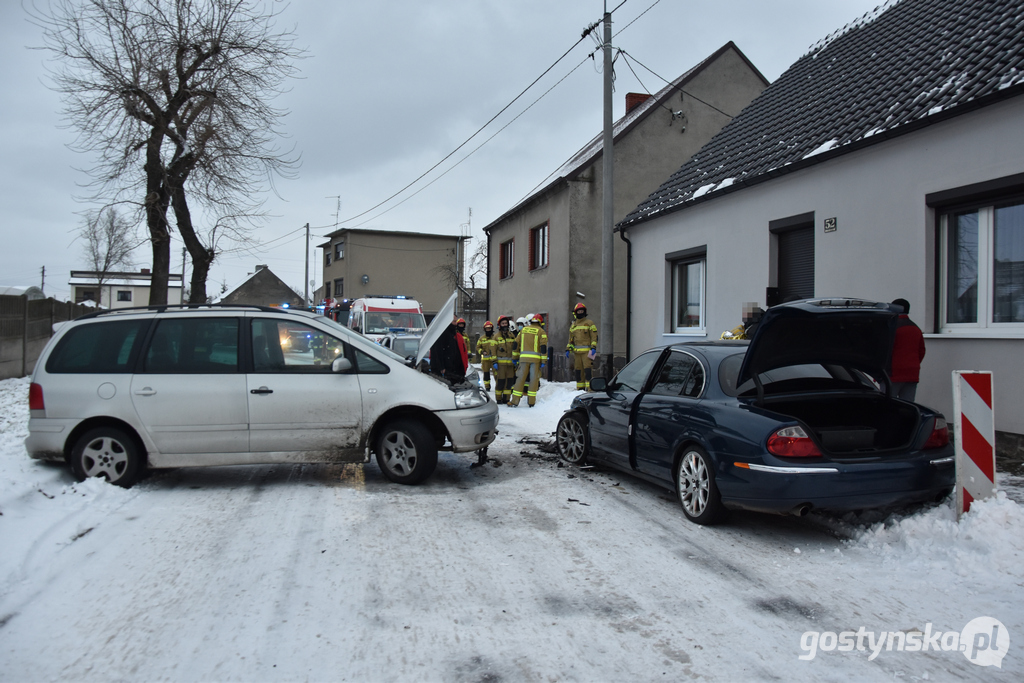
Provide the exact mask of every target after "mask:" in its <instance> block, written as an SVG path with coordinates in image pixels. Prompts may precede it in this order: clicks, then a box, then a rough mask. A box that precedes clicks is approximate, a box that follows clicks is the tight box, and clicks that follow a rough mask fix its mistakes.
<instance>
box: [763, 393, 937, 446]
mask: <svg viewBox="0 0 1024 683" xmlns="http://www.w3.org/2000/svg"><path fill="white" fill-rule="evenodd" d="M764 408H765V409H767V410H770V411H772V412H774V413H780V414H782V415H787V416H789V417H792V418H795V419H797V420H800V421H801V422H803V424H804V425H805V426H806V427H808V428H810V429H811V431H812V432H813V433H814V437H815V438H816V440H817V441H818V443H819V444H820V446H821V448H822V449H823V450H824V451H825V452H826V453H828V454H830V455H835V456H841V457H858V456H873V455H877V454H879V453H880V452H883V451H888V450H892V449H897V448H905V447H906V446H908V445H909V444H910V442H911V440H912V439H913V438H914V436H915V434H916V433H917V428H918V425H919V424H920V420H921V417H920V412H919V411H918V409H917V408H916V407H915V406H914V405H913V404H911V403H906V402H904V401H898V400H894V399H891V398H886V397H885V396H881V395H872V396H835V397H831V398H823V397H822V396H820V395H819V396H814V397H808V398H793V397H792V396H787V397H784V398H783V397H779V398H775V399H773V398H771V397H766V398H765V401H764Z"/></svg>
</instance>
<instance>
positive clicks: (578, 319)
mask: <svg viewBox="0 0 1024 683" xmlns="http://www.w3.org/2000/svg"><path fill="white" fill-rule="evenodd" d="M572 314H573V317H574V318H575V320H573V321H572V322H571V323H570V324H569V344H568V345H567V346H566V347H565V358H566V360H570V361H572V364H573V365H572V367H573V371H574V372H575V374H576V391H590V379H591V377H592V376H593V374H594V370H593V368H594V356H596V355H597V325H595V324H594V321H593V320H591V319H590V318H588V317H587V306H586V304H582V303H580V304H576V308H574V309H573V311H572Z"/></svg>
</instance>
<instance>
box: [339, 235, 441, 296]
mask: <svg viewBox="0 0 1024 683" xmlns="http://www.w3.org/2000/svg"><path fill="white" fill-rule="evenodd" d="M339 240H345V257H344V258H342V259H341V260H334V244H336V243H337V242H338V241H339ZM458 244H459V238H458V237H456V236H454V235H427V234H415V233H404V232H388V231H383V230H382V231H358V230H356V231H345V232H341V233H338V234H337V235H335V236H334V237H332V238H331V246H330V250H331V265H329V266H326V265H324V266H322V267H323V278H324V281H325V282H327V281H330V282H332V283H333V281H334V280H335V279H336V278H344V279H345V291H344V296H345V298H347V299H358V298H360V297H364V296H369V295H371V294H386V295H393V294H404V295H406V296H408V297H411V298H414V299H416V300H417V301H419V302H420V304H422V306H423V310H424V312H425V313H427V314H428V315H431V316H432V315H434V314H435V313H437V311H438V310H440V308H441V306H443V305H444V302H445V301H447V300H448V297H449V296H451V293H452V291H453V289H454V287H453V286H452V283H451V282H450V281H449V280H448V279H446V277H445V275H444V273H442V272H440V269H441V268H443V267H447V268H454V267H455V263H456V257H455V255H456V248H457V247H458ZM324 262H325V261H324ZM324 262H322V263H324ZM363 275H366V276H368V278H369V282H368V283H367V284H365V285H364V284H363V282H362V276H363ZM331 295H332V297H333V296H334V290H333V284H332V291H331Z"/></svg>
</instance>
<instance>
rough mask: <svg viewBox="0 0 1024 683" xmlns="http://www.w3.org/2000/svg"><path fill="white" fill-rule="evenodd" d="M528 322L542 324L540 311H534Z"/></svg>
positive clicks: (542, 318)
mask: <svg viewBox="0 0 1024 683" xmlns="http://www.w3.org/2000/svg"><path fill="white" fill-rule="evenodd" d="M530 322H531V323H537V324H538V325H543V324H544V316H542V315H541V314H540V313H534V314H533V315H531V316H530Z"/></svg>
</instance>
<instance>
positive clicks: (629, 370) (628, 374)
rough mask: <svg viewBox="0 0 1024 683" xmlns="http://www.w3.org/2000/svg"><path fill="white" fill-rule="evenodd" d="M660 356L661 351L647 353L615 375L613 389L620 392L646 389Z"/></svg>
mask: <svg viewBox="0 0 1024 683" xmlns="http://www.w3.org/2000/svg"><path fill="white" fill-rule="evenodd" d="M660 355H661V351H660V350H658V351H652V352H649V353H645V354H643V355H642V356H640V357H639V358H637V359H635V360H634V361H633V362H632V363H630V364H629V365H627V366H626V367H624V368H622V369H621V370H619V374H617V375H615V379H614V381H613V382H612V388H613V389H618V390H620V391H641V390H642V389H643V388H644V383H645V381H646V380H647V375H649V374H650V372H651V367H653V366H654V363H655V361H657V360H658V357H659V356H660Z"/></svg>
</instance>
